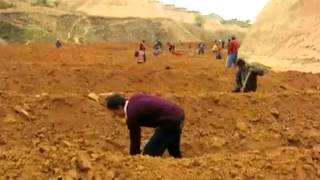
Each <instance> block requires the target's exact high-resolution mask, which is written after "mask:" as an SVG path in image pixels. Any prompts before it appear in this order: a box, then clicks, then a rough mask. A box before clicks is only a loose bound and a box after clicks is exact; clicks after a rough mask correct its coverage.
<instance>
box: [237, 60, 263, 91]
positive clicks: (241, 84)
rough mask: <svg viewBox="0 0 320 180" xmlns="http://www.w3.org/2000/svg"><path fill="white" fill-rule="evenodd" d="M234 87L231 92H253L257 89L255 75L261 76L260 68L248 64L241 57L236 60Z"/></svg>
mask: <svg viewBox="0 0 320 180" xmlns="http://www.w3.org/2000/svg"><path fill="white" fill-rule="evenodd" d="M237 67H238V72H237V73H236V87H235V89H234V90H233V92H241V91H243V92H255V91H256V90H257V79H258V78H257V76H263V75H264V71H263V70H262V69H260V68H257V67H253V66H248V65H246V62H245V61H244V60H243V59H238V61H237Z"/></svg>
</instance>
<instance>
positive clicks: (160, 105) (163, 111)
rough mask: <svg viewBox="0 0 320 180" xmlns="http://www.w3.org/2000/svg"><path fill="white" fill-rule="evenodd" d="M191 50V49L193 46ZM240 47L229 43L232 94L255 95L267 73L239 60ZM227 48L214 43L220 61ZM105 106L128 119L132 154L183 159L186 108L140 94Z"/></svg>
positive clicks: (111, 99) (142, 56) (156, 49)
mask: <svg viewBox="0 0 320 180" xmlns="http://www.w3.org/2000/svg"><path fill="white" fill-rule="evenodd" d="M55 45H56V48H61V47H62V43H61V41H60V40H57V41H56V44H55ZM167 45H168V47H169V52H170V53H172V54H174V53H175V45H174V44H173V43H167ZM189 46H191V45H189ZM239 46H240V45H239V43H238V42H237V40H236V38H235V37H232V38H231V39H230V40H229V41H228V45H227V48H228V57H227V60H226V67H227V68H232V67H237V69H238V70H237V72H236V75H235V88H234V90H233V91H232V92H234V93H239V92H244V93H247V92H255V91H256V90H257V76H262V75H263V74H264V71H263V70H262V69H260V68H257V67H254V66H251V65H248V64H247V63H246V62H245V60H243V59H241V58H239V59H238V49H239ZM224 48H225V42H224V41H214V45H213V47H212V52H213V55H214V57H215V58H216V59H221V58H222V55H221V50H222V49H224ZM204 50H205V44H204V43H202V42H201V43H199V44H198V45H197V54H198V55H201V54H204V53H205V51H204ZM161 52H162V43H161V41H160V40H158V41H156V43H155V44H154V46H153V55H154V56H159V55H160V54H161ZM135 57H136V58H137V63H138V64H142V63H145V62H146V44H145V41H141V42H140V44H139V49H138V50H137V51H135ZM105 105H106V107H107V108H108V109H110V110H112V111H113V112H114V114H115V115H117V116H120V117H123V118H125V120H126V124H127V128H128V130H129V139H130V154H131V155H138V154H141V153H142V154H143V155H149V156H162V155H163V154H164V152H165V150H168V152H169V154H170V155H171V156H172V157H174V158H182V153H181V149H180V141H181V133H182V129H183V125H184V120H185V113H184V110H183V108H181V107H180V106H178V105H177V104H175V103H173V102H171V101H168V100H165V99H161V98H159V97H156V96H152V95H145V94H136V95H133V96H131V97H126V96H125V95H123V94H119V93H114V94H112V95H110V96H108V97H107V98H106V100H105ZM142 127H149V128H154V129H155V131H154V134H153V135H152V137H151V138H150V139H149V141H148V142H147V144H146V145H145V146H144V149H143V150H142V151H141V149H140V146H141V128H142Z"/></svg>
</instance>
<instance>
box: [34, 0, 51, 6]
mask: <svg viewBox="0 0 320 180" xmlns="http://www.w3.org/2000/svg"><path fill="white" fill-rule="evenodd" d="M31 5H32V6H49V3H48V0H35V1H33V3H31Z"/></svg>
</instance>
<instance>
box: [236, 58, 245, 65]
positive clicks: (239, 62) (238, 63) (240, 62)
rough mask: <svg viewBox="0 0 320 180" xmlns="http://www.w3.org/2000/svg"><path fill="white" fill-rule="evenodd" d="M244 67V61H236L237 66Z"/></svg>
mask: <svg viewBox="0 0 320 180" xmlns="http://www.w3.org/2000/svg"><path fill="white" fill-rule="evenodd" d="M244 65H246V61H245V60H244V59H238V61H237V66H244Z"/></svg>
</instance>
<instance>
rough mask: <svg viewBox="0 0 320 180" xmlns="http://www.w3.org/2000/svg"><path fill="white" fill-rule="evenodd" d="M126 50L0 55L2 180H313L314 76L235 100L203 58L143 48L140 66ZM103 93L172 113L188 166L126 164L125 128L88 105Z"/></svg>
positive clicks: (286, 78) (34, 47)
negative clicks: (146, 97)
mask: <svg viewBox="0 0 320 180" xmlns="http://www.w3.org/2000/svg"><path fill="white" fill-rule="evenodd" d="M135 48H136V44H117V43H112V44H90V45H83V46H80V45H66V46H65V47H64V48H62V49H55V48H54V47H53V46H51V45H46V44H31V45H29V46H22V45H7V46H0V63H1V64H2V70H1V71H0V79H1V84H0V106H1V108H0V132H1V134H0V179H32V180H33V179H66V180H73V179H80V178H82V179H88V180H93V179H94V180H100V179H118V180H125V179H159V180H160V179H226V180H229V179H230V180H231V179H251V180H264V179H266V180H269V179H277V180H286V179H312V180H313V179H319V178H320V173H319V170H320V166H319V165H320V147H319V144H320V131H319V129H320V123H319V118H320V114H319V111H318V109H319V108H320V103H319V99H320V94H319V90H320V87H319V83H320V75H319V74H311V73H298V72H285V73H274V72H268V73H266V76H265V77H262V78H260V80H259V90H258V92H257V93H250V94H233V93H230V91H231V89H232V86H233V82H234V77H233V75H234V71H233V70H230V71H227V70H225V68H224V62H220V61H217V60H214V59H212V57H211V55H205V56H195V55H194V53H193V50H190V49H188V45H179V46H177V49H178V50H179V51H180V52H181V53H182V54H183V56H178V57H176V56H172V55H171V54H169V53H167V52H165V53H164V54H163V55H162V56H160V57H153V56H151V55H150V54H151V52H150V51H149V49H150V48H151V47H148V48H147V50H148V52H147V55H148V61H147V64H145V65H141V66H140V65H137V64H136V63H135V61H134V59H133V58H132V52H133V50H134V49H135ZM168 66H169V67H170V68H169V69H168V68H166V67H168ZM111 91H122V92H125V93H128V94H132V93H137V92H146V93H152V94H156V95H158V96H162V97H163V98H166V99H168V100H172V101H175V102H176V103H178V104H180V105H181V106H182V107H183V108H184V109H185V112H186V123H185V128H184V132H183V138H182V151H183V155H184V156H185V158H184V159H181V160H174V159H171V158H168V157H166V158H151V157H140V156H136V157H130V156H128V155H127V154H128V132H127V129H126V125H125V123H124V121H123V120H122V119H118V118H115V117H114V116H113V115H112V113H111V112H109V111H107V110H106V109H105V108H104V107H103V106H102V105H101V104H100V102H96V101H95V100H94V99H90V98H88V94H89V93H92V92H93V93H96V94H98V95H99V94H101V95H102V96H101V97H100V98H101V99H102V97H103V94H104V93H106V92H111ZM151 133H152V130H149V129H145V128H144V129H143V144H144V143H145V142H146V140H147V139H148V137H149V135H150V134H151Z"/></svg>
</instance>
